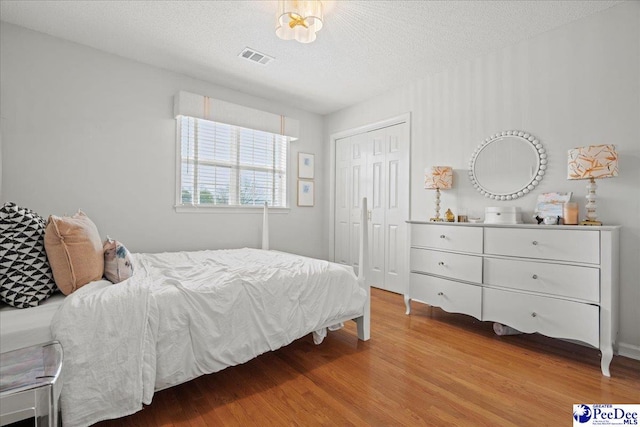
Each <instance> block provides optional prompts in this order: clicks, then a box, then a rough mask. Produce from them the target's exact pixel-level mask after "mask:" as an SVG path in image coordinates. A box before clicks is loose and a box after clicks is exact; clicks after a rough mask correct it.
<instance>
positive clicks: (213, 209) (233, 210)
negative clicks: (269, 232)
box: [174, 205, 291, 214]
mask: <svg viewBox="0 0 640 427" xmlns="http://www.w3.org/2000/svg"><path fill="white" fill-rule="evenodd" d="M174 208H175V210H176V213H208V214H262V212H263V211H264V206H242V207H241V206H191V205H188V206H187V205H177V206H174ZM290 210H291V208H274V207H269V214H288V213H289V211H290Z"/></svg>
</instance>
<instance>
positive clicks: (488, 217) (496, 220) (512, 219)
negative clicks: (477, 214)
mask: <svg viewBox="0 0 640 427" xmlns="http://www.w3.org/2000/svg"><path fill="white" fill-rule="evenodd" d="M484 223H485V224H522V213H521V212H520V208H519V207H517V206H505V207H488V208H484Z"/></svg>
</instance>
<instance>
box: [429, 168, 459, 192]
mask: <svg viewBox="0 0 640 427" xmlns="http://www.w3.org/2000/svg"><path fill="white" fill-rule="evenodd" d="M452 186H453V169H452V168H451V166H431V167H428V168H426V169H425V170H424V188H426V189H428V190H435V189H440V190H449V189H450V188H451V187H452Z"/></svg>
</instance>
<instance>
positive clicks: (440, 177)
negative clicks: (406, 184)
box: [424, 166, 453, 222]
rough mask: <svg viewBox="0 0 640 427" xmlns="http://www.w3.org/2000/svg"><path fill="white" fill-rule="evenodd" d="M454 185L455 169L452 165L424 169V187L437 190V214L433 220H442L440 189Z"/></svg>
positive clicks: (446, 188) (447, 188)
mask: <svg viewBox="0 0 640 427" xmlns="http://www.w3.org/2000/svg"><path fill="white" fill-rule="evenodd" d="M452 186H453V169H451V166H430V167H428V168H426V169H425V170H424V188H426V189H427V190H436V215H435V217H434V218H431V221H436V222H439V221H442V219H441V218H440V190H449V189H451V187H452Z"/></svg>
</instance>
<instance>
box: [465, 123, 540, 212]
mask: <svg viewBox="0 0 640 427" xmlns="http://www.w3.org/2000/svg"><path fill="white" fill-rule="evenodd" d="M546 169H547V153H546V152H545V149H544V147H543V146H542V143H541V142H540V141H539V140H538V139H536V138H535V137H534V136H533V135H531V134H529V133H527V132H523V131H518V130H509V131H504V132H499V133H496V134H495V135H492V136H490V137H489V138H487V139H485V140H484V142H483V143H482V144H480V145H478V148H476V150H475V151H474V152H473V155H472V156H471V160H470V161H469V179H470V180H471V183H472V184H473V187H474V188H475V189H476V190H478V191H479V192H480V194H482V195H483V196H485V197H487V198H489V199H492V200H512V199H517V198H519V197H523V196H524V195H525V194H527V193H529V192H531V191H532V190H533V189H534V188H535V187H536V186H537V185H538V184H539V183H540V181H541V180H542V177H543V175H544V174H545V170H546Z"/></svg>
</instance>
